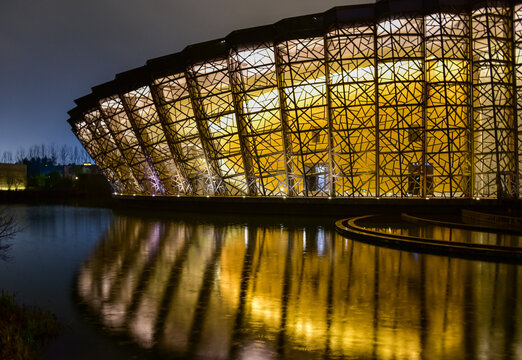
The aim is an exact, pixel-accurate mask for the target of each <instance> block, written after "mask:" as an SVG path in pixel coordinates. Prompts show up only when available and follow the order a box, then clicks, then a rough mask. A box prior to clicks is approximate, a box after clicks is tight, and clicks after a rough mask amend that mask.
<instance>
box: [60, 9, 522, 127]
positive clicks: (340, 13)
mask: <svg viewBox="0 0 522 360" xmlns="http://www.w3.org/2000/svg"><path fill="white" fill-rule="evenodd" d="M519 3H522V0H380V1H377V2H375V3H367V4H359V5H346V6H339V7H334V8H332V9H330V10H327V11H325V12H323V13H317V14H310V15H303V16H297V17H292V18H286V19H283V20H280V21H278V22H276V23H274V24H272V25H265V26H259V27H253V28H246V29H241V30H235V31H232V32H231V33H230V34H228V35H227V36H226V37H224V38H219V39H215V40H210V41H206V42H202V43H197V44H193V45H188V46H187V47H185V49H183V50H182V51H181V52H178V53H173V54H169V55H165V56H161V57H158V58H153V59H150V60H148V61H147V62H146V64H145V65H144V66H141V67H138V68H135V69H131V70H128V71H125V72H122V73H119V74H117V75H116V76H115V79H114V80H111V81H108V82H106V83H103V84H100V85H97V86H94V87H92V88H91V90H92V92H91V93H90V94H88V95H86V96H83V97H80V98H78V99H76V100H75V101H74V102H75V103H76V107H75V108H73V109H71V110H69V111H68V114H69V116H70V118H69V119H68V120H67V121H68V122H69V124H70V125H71V127H73V131H74V124H75V123H76V121H78V119H79V118H80V117H81V116H82V114H83V113H85V112H88V111H90V110H91V109H93V108H95V107H97V105H98V101H99V100H101V99H103V98H106V97H109V96H113V95H116V94H121V93H125V92H128V91H130V90H134V89H137V88H140V87H142V86H145V85H149V84H150V83H151V82H152V81H153V80H155V79H157V78H160V77H164V76H168V75H171V74H175V73H179V72H184V71H185V69H186V68H187V67H188V66H190V65H192V64H195V63H199V62H204V61H208V60H211V59H219V58H224V57H226V56H227V55H228V51H229V50H230V49H234V48H238V47H242V46H248V45H250V44H255V43H264V42H265V43H274V42H281V41H285V40H292V39H298V38H303V37H312V36H317V35H322V34H324V33H325V32H326V31H328V30H329V29H331V28H334V27H338V26H342V25H350V24H353V25H354V24H362V23H368V22H372V23H374V22H377V21H379V20H381V19H385V18H389V17H391V16H400V15H428V14H430V13H433V12H436V11H442V10H444V11H471V10H472V9H476V8H480V7H484V6H487V5H515V4H519Z"/></svg>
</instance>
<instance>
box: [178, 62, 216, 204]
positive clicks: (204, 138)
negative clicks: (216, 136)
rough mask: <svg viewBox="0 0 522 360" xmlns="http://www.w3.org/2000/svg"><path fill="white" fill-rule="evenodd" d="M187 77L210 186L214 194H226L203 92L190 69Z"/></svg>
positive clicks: (186, 73)
mask: <svg viewBox="0 0 522 360" xmlns="http://www.w3.org/2000/svg"><path fill="white" fill-rule="evenodd" d="M185 79H187V87H188V90H189V95H190V101H191V103H192V108H193V109H194V118H195V120H196V126H197V128H198V132H199V140H200V141H201V146H202V148H203V153H204V154H205V162H206V163H207V166H208V173H209V180H210V184H209V185H210V186H211V189H212V194H213V195H225V194H224V191H223V186H224V182H223V177H222V176H221V171H220V170H219V166H218V164H217V162H216V151H215V149H214V146H213V145H212V139H211V137H210V131H209V128H208V119H207V118H206V116H205V112H204V110H203V104H202V102H201V92H200V90H199V86H198V84H197V81H196V79H195V78H194V77H193V76H192V75H190V73H189V71H188V69H187V70H185Z"/></svg>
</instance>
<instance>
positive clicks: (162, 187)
mask: <svg viewBox="0 0 522 360" xmlns="http://www.w3.org/2000/svg"><path fill="white" fill-rule="evenodd" d="M118 96H119V98H120V100H121V103H122V105H123V110H124V111H125V114H126V115H127V118H128V119H129V122H130V124H131V126H132V131H134V136H136V140H138V146H139V147H140V149H141V151H142V152H143V155H144V156H145V160H146V161H147V166H148V167H149V170H150V171H151V172H152V174H153V176H154V177H155V178H156V179H155V180H157V181H158V182H159V189H158V190H159V192H160V193H161V194H162V195H165V184H164V183H163V181H162V180H161V178H160V176H159V174H158V170H157V169H156V167H155V166H154V163H153V162H152V159H151V156H150V154H149V152H148V151H147V146H146V145H145V141H143V139H142V137H141V134H140V131H139V128H138V126H137V124H136V121H135V120H134V116H133V114H132V111H131V110H130V107H129V104H128V103H127V100H126V99H125V96H124V95H123V93H118ZM154 190H156V189H154Z"/></svg>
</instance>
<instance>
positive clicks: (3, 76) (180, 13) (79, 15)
mask: <svg viewBox="0 0 522 360" xmlns="http://www.w3.org/2000/svg"><path fill="white" fill-rule="evenodd" d="M361 2H368V0H362V1H359V3H361ZM370 2H371V1H370ZM350 3H352V4H353V3H357V1H356V0H345V1H340V0H323V1H317V0H264V1H254V0H223V1H212V0H192V1H190V0H186V1H179V0H171V1H169V0H45V1H43V0H3V1H2V2H1V4H0V152H1V151H4V150H13V151H14V150H16V149H17V148H18V147H26V148H27V147H29V146H30V145H32V144H41V143H45V144H51V143H56V144H63V143H66V144H76V140H75V138H74V136H73V135H72V133H71V132H70V130H69V125H68V124H67V123H66V120H67V111H68V110H70V109H71V108H72V107H74V102H73V100H74V99H76V98H78V97H81V96H83V95H86V94H88V93H89V92H90V88H91V87H92V86H94V85H97V84H100V83H103V82H106V81H109V80H112V79H113V77H114V75H115V74H116V73H119V72H122V71H126V70H130V69H132V68H135V67H138V66H141V65H144V64H145V62H146V61H147V60H148V59H151V58H154V57H158V56H163V55H167V54H170V53H174V52H178V51H181V50H182V49H183V48H184V47H185V46H187V45H190V44H193V43H197V42H202V41H207V40H212V39H215V38H219V37H223V36H226V35H227V34H228V33H230V32H231V31H233V30H238V29H242V28H247V27H252V26H260V25H265V24H271V23H274V22H276V21H278V20H281V19H283V18H286V17H291V16H298V15H305V14H310V13H315V12H323V11H325V10H328V9H330V8H331V7H333V6H339V5H349V4H350Z"/></svg>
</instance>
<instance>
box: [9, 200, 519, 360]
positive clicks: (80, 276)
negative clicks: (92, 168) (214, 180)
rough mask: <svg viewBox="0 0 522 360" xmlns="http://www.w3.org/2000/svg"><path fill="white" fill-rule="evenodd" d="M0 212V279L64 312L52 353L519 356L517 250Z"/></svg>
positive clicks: (41, 211)
mask: <svg viewBox="0 0 522 360" xmlns="http://www.w3.org/2000/svg"><path fill="white" fill-rule="evenodd" d="M9 211H10V212H11V213H13V214H15V215H16V217H17V218H18V219H19V223H20V225H21V226H22V227H23V229H24V230H23V231H22V232H20V233H19V234H18V235H17V236H16V238H15V239H13V241H12V243H13V246H12V248H11V249H10V251H9V255H10V257H11V260H10V261H9V262H0V288H1V289H3V290H5V291H8V292H13V293H15V294H16V296H17V298H18V300H19V301H21V302H24V303H26V304H28V305H37V306H40V307H42V308H44V309H46V310H49V311H51V312H53V313H55V314H56V315H57V317H58V319H59V320H60V321H61V322H62V323H63V324H64V331H63V333H62V335H60V336H59V337H58V338H57V339H56V340H55V341H53V342H52V343H51V344H50V345H49V347H48V349H47V350H46V355H47V357H48V358H50V359H70V358H74V359H93V358H96V359H129V358H136V359H142V358H143V359H153V358H180V359H184V358H187V359H192V358H196V359H198V358H200V359H207V358H211V359H229V358H231V359H325V358H332V359H341V358H348V359H350V358H352V359H442V358H446V359H450V358H451V359H462V358H469V359H518V358H522V301H520V299H522V266H520V265H513V264H502V263H494V262H482V261H472V260H464V259H458V258H450V257H446V256H435V255H424V254H418V253H413V252H406V251H399V250H393V249H387V248H381V247H375V246H372V245H369V244H364V243H359V242H356V241H353V240H350V239H345V238H344V237H342V236H341V235H339V234H337V233H335V231H334V227H333V219H326V218H324V219H322V218H312V217H309V218H298V217H262V216H257V217H253V216H232V215H230V216H217V215H216V216H212V215H205V216H203V215H200V216H197V215H180V214H169V215H167V214H161V215H153V214H147V213H143V212H139V213H138V212H135V213H133V212H130V211H129V212H125V213H117V212H114V213H113V212H112V211H111V210H108V209H98V208H82V207H67V206H13V207H11V208H9ZM361 215H364V214H361ZM340 217H342V216H340Z"/></svg>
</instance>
